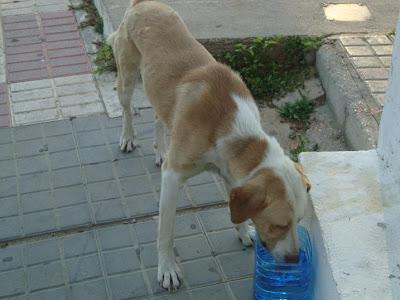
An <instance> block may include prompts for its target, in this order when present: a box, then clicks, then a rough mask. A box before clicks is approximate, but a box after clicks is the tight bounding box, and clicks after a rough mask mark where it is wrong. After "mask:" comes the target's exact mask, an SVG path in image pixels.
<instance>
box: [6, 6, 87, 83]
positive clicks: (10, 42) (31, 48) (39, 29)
mask: <svg viewBox="0 0 400 300" xmlns="http://www.w3.org/2000/svg"><path fill="white" fill-rule="evenodd" d="M2 22H3V31H4V44H5V56H6V69H7V81H8V82H10V83H14V82H24V81H32V80H38V79H44V78H54V77H62V76H69V75H77V74H87V73H91V66H90V63H89V59H88V56H87V55H86V52H85V47H84V43H83V41H82V39H81V37H80V35H79V31H78V25H77V23H76V21H75V17H74V14H73V12H71V11H68V10H67V11H57V12H44V13H40V14H24V15H15V16H5V17H3V18H2Z"/></svg>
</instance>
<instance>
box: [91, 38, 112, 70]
mask: <svg viewBox="0 0 400 300" xmlns="http://www.w3.org/2000/svg"><path fill="white" fill-rule="evenodd" d="M95 44H96V46H97V51H96V58H95V60H94V63H95V64H96V66H97V68H96V73H98V74H102V73H104V72H116V71H117V65H116V62H115V59H114V54H113V50H112V48H111V46H110V45H109V44H107V42H106V41H105V40H102V41H99V42H96V43H95Z"/></svg>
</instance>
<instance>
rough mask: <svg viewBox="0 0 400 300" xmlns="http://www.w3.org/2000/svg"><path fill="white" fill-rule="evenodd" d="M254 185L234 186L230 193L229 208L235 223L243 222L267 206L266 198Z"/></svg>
mask: <svg viewBox="0 0 400 300" xmlns="http://www.w3.org/2000/svg"><path fill="white" fill-rule="evenodd" d="M257 194H258V189H257V188H256V187H254V186H243V187H237V188H233V189H232V190H231V192H230V195H229V209H230V211H231V221H232V223H233V224H239V223H242V222H244V221H246V220H248V219H249V218H251V217H252V216H254V215H256V214H257V212H259V211H260V210H262V209H263V208H264V207H265V199H263V197H262V196H261V195H257Z"/></svg>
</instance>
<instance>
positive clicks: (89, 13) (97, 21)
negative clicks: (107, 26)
mask: <svg viewBox="0 0 400 300" xmlns="http://www.w3.org/2000/svg"><path fill="white" fill-rule="evenodd" d="M69 8H70V9H74V10H84V11H85V12H86V18H85V20H84V21H83V22H81V24H80V25H79V27H80V28H82V29H83V28H86V27H88V26H93V28H94V31H96V32H97V33H99V34H103V19H102V18H101V17H100V15H99V12H98V11H97V8H96V6H95V5H94V3H93V0H82V3H81V4H79V5H77V6H73V5H70V7H69Z"/></svg>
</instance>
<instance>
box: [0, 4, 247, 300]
mask: <svg viewBox="0 0 400 300" xmlns="http://www.w3.org/2000/svg"><path fill="white" fill-rule="evenodd" d="M50 2H51V3H50ZM68 4H69V3H68V2H67V1H49V2H47V1H36V2H33V1H25V2H18V3H11V2H5V1H3V2H1V4H0V7H1V14H2V29H3V37H4V39H3V44H4V47H3V46H2V51H1V56H0V62H2V64H1V68H0V69H1V72H0V75H1V74H4V75H2V76H0V79H1V81H2V82H1V83H0V108H1V109H0V125H1V126H2V127H9V126H11V128H1V129H0V298H1V299H3V298H5V299H85V300H86V299H96V300H98V299H127V298H135V299H161V298H167V299H204V297H209V298H211V299H246V298H248V299H251V290H252V286H251V284H252V280H251V276H252V272H253V250H252V249H243V248H242V245H241V243H240V241H239V240H238V238H237V236H236V231H235V229H233V225H232V224H231V223H230V220H229V212H228V210H227V208H226V206H227V203H226V195H225V191H224V188H223V186H222V185H221V184H220V183H219V179H217V178H215V177H214V176H212V175H210V174H202V175H200V176H197V177H196V178H193V179H191V180H190V181H189V182H188V184H187V185H185V187H184V188H183V190H182V195H183V196H182V199H181V200H180V202H179V206H178V209H179V217H178V218H177V226H176V237H177V238H176V247H175V252H176V254H177V257H178V260H179V261H180V263H181V265H182V268H183V273H184V280H183V287H182V288H181V289H180V290H179V292H178V293H176V294H173V295H171V294H168V293H167V292H165V291H164V290H162V289H161V288H160V287H159V286H158V283H157V280H156V272H157V253H156V244H155V240H156V232H157V230H156V227H157V226H156V223H157V213H158V207H157V199H158V198H159V191H160V170H159V169H157V168H156V167H155V165H154V154H153V149H152V143H153V113H152V110H151V109H141V111H140V113H141V115H140V117H136V118H135V120H134V122H135V123H136V129H137V132H138V138H139V144H140V147H139V148H138V149H137V150H135V151H134V152H133V153H129V154H124V153H121V152H120V150H119V146H118V141H119V135H120V131H121V119H120V118H114V119H110V118H109V117H108V116H107V115H105V114H104V112H106V108H108V109H109V111H108V112H109V113H110V114H112V115H113V116H118V115H119V105H118V104H117V102H116V98H115V95H114V93H115V92H114V91H113V89H112V87H111V91H110V92H111V93H112V94H113V96H110V99H112V100H113V101H114V102H112V103H111V104H112V106H110V105H109V103H108V102H107V101H106V103H104V102H103V98H102V96H101V95H100V94H99V92H98V88H97V87H98V85H101V82H100V83H96V81H95V79H94V77H93V75H92V74H91V73H92V68H91V66H90V63H89V58H88V55H87V54H86V51H85V48H84V42H83V40H82V38H81V36H80V33H79V31H78V29H77V23H76V21H75V17H74V15H73V13H72V12H71V11H69V10H68V8H67V7H68ZM21 13H22V14H21ZM4 56H5V57H4ZM103 92H104V89H103ZM139 92H140V91H139ZM103 96H104V95H103ZM113 97H114V98H113ZM142 98H143V97H142ZM142 98H141V99H142ZM107 100H108V98H107ZM142 102H143V103H139V107H141V108H143V107H147V106H148V105H147V103H145V101H144V100H143V99H142ZM111 110H113V111H114V113H112V111H111ZM48 121H52V122H48ZM21 125H25V126H21Z"/></svg>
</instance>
